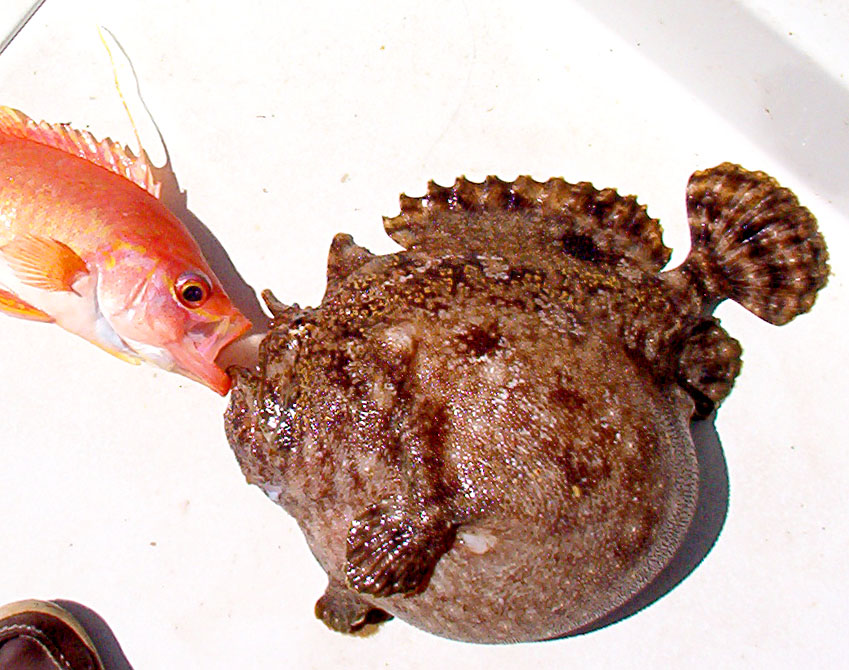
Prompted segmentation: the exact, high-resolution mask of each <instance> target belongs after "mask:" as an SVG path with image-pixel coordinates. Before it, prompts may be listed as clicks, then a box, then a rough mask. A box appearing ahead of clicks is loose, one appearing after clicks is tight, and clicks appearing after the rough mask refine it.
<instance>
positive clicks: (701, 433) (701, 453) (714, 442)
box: [563, 412, 729, 637]
mask: <svg viewBox="0 0 849 670" xmlns="http://www.w3.org/2000/svg"><path fill="white" fill-rule="evenodd" d="M715 419H716V413H715V412H714V413H713V414H712V415H711V416H709V417H708V418H707V419H704V420H702V421H693V422H691V423H690V432H691V434H692V436H693V444H694V446H695V448H696V458H697V461H698V467H699V493H698V500H697V502H696V512H695V515H694V516H693V521H692V522H691V523H690V528H689V529H688V531H687V534H686V535H685V536H684V541H683V542H682V543H681V546H680V547H679V548H678V551H676V552H675V554H674V556H673V557H672V559H671V560H670V561H669V563H668V564H667V565H666V567H665V568H664V569H663V570H662V571H661V572H660V574H658V575H657V577H655V578H654V580H652V581H651V582H650V583H649V584H648V585H647V586H646V587H645V588H644V589H642V590H641V591H640V592H639V593H637V594H636V595H635V596H634V597H633V598H631V599H630V600H629V601H627V602H626V603H624V604H623V605H620V606H619V607H618V608H617V609H615V610H613V611H612V612H610V613H609V614H607V615H605V616H603V617H601V618H600V619H596V620H595V621H593V622H592V623H589V624H587V625H586V626H582V627H581V628H579V629H577V630H575V631H573V632H571V633H569V634H568V635H564V636H563V637H574V636H576V635H584V634H586V633H592V632H593V631H596V630H599V629H601V628H606V627H607V626H610V625H612V624H614V623H617V622H619V621H622V620H623V619H627V618H628V617H630V616H633V615H634V614H636V613H637V612H640V611H641V610H643V609H645V608H646V607H648V606H649V605H651V604H652V603H654V602H656V601H657V600H660V599H661V598H662V597H663V596H665V595H666V594H667V593H669V592H670V591H671V590H672V589H674V588H675V587H676V586H678V584H680V583H681V582H682V581H684V579H686V578H687V577H688V576H689V575H690V573H691V572H693V570H695V569H696V568H697V567H698V566H699V564H700V563H701V562H702V561H703V560H704V559H705V557H706V556H707V555H708V554H709V553H710V551H711V549H713V546H714V545H715V544H716V540H717V538H718V537H719V534H720V532H721V531H722V527H723V525H724V524H725V519H726V517H727V515H728V493H729V487H728V466H727V464H726V462H725V455H724V453H723V451H722V444H721V443H720V441H719V435H718V434H717V432H716V426H715Z"/></svg>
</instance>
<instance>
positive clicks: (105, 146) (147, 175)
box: [0, 106, 161, 198]
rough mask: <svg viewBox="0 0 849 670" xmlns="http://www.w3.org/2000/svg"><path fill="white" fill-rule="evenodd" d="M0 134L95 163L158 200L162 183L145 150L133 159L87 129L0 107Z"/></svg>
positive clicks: (119, 148)
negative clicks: (35, 143)
mask: <svg viewBox="0 0 849 670" xmlns="http://www.w3.org/2000/svg"><path fill="white" fill-rule="evenodd" d="M0 133H5V134H7V135H12V136H13V137H18V138H20V139H24V140H31V141H33V142H38V143H39V144H43V145H45V146H48V147H52V148H54V149H59V150H60V151H64V152H65V153H67V154H71V155H72V156H77V157H78V158H82V159H83V160H87V161H89V162H90V163H94V164H95V165H98V166H100V167H102V168H104V169H106V170H109V171H110V172H114V173H115V174H117V175H120V176H122V177H124V178H125V179H129V180H130V181H131V182H133V183H134V184H136V185H137V186H139V187H140V188H143V189H144V190H145V191H147V192H148V193H150V194H151V195H152V196H154V197H156V198H158V197H159V192H160V189H161V184H160V183H159V182H158V181H157V180H156V178H155V177H154V172H153V171H154V168H153V166H152V165H151V163H150V161H149V160H148V158H147V154H146V152H145V151H144V149H141V155H139V156H136V155H134V154H133V152H132V151H130V149H128V148H126V147H121V146H120V145H119V144H117V143H116V142H113V141H112V140H110V139H109V138H104V139H102V140H100V141H98V140H97V139H95V137H94V135H92V134H91V133H90V132H88V131H86V130H77V129H75V128H72V127H71V126H69V125H68V124H65V123H54V124H51V123H47V122H46V121H41V122H38V123H37V122H35V121H34V120H33V119H31V118H30V117H28V116H27V115H26V114H24V113H23V112H21V111H18V110H17V109H13V108H11V107H5V106H0Z"/></svg>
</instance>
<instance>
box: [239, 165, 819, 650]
mask: <svg viewBox="0 0 849 670" xmlns="http://www.w3.org/2000/svg"><path fill="white" fill-rule="evenodd" d="M687 205H688V211H689V214H690V225H691V232H692V239H693V249H692V251H691V254H690V256H689V257H688V259H687V261H686V262H685V263H684V264H683V265H682V266H681V267H680V268H678V269H675V270H671V271H667V272H662V273H661V272H660V270H661V268H662V267H663V265H664V264H665V263H666V261H667V260H668V258H669V250H668V249H666V248H665V247H664V246H663V244H662V242H661V230H660V226H659V225H658V223H657V222H656V221H655V220H654V219H651V218H650V217H648V216H647V214H646V213H645V208H644V207H642V206H640V205H638V204H637V202H636V199H635V198H633V197H631V196H629V197H622V196H619V195H618V194H617V193H616V192H615V191H613V190H612V189H604V190H601V191H599V190H596V189H594V188H593V187H592V186H591V185H590V184H587V183H580V184H569V183H567V182H565V181H563V180H562V179H552V180H549V181H547V182H545V183H540V182H535V181H533V180H532V179H530V178H528V177H520V178H519V179H517V180H516V181H515V182H513V183H505V182H502V181H500V180H498V179H495V178H494V177H491V178H488V179H487V180H486V181H485V182H484V183H482V184H476V183H473V182H469V181H467V180H464V179H460V180H458V181H457V182H456V183H455V184H454V185H453V186H452V187H441V186H437V185H435V184H430V185H429V187H428V194H427V195H426V196H425V197H424V198H409V197H406V196H402V198H401V214H400V215H399V216H397V217H394V218H391V219H385V226H386V230H387V232H388V233H389V234H390V235H391V236H392V237H393V239H395V240H396V241H398V242H399V243H400V244H402V245H403V246H404V247H405V250H404V251H402V252H399V253H395V254H390V255H387V256H374V255H373V254H371V253H369V252H368V251H367V250H366V249H363V248H361V247H358V246H357V245H355V244H354V242H353V240H352V239H351V238H350V236H347V235H338V236H337V237H336V238H335V239H334V241H333V244H332V246H331V250H330V256H329V261H328V286H327V292H326V294H325V297H324V299H323V301H322V303H321V305H320V306H319V307H317V308H315V309H299V308H297V307H287V306H285V305H281V304H279V303H277V302H276V301H275V300H274V299H273V297H272V296H270V294H267V295H266V298H267V300H268V302H269V307H270V308H271V310H272V312H273V313H274V316H275V325H274V328H273V330H272V332H271V333H270V334H269V336H268V337H267V338H266V339H265V340H264V342H263V344H262V346H261V357H260V364H259V366H258V368H257V369H256V370H254V371H248V370H240V371H237V372H236V375H235V385H234V390H233V393H232V396H231V402H230V407H229V409H228V412H227V416H226V426H227V432H228V437H229V440H230V444H231V445H232V447H233V450H234V452H235V454H236V457H237V458H238V460H239V463H240V465H241V467H242V470H243V471H244V473H245V475H246V477H247V479H248V481H249V482H251V483H253V484H257V485H258V486H260V487H262V488H263V489H264V490H265V491H266V493H267V494H268V495H269V497H271V498H272V499H274V500H275V501H277V502H279V503H280V504H281V505H283V506H284V507H285V508H286V510H287V511H288V512H289V513H290V514H292V515H293V516H294V517H295V518H296V519H297V520H298V522H299V524H300V525H301V528H302V530H303V531H304V534H305V536H306V539H307V542H308V543H309V545H310V548H311V549H312V551H313V553H314V555H315V557H316V558H317V559H318V561H319V562H320V564H321V565H322V567H323V568H324V569H325V571H326V572H327V574H328V581H329V584H328V589H327V592H326V594H325V595H324V596H323V597H322V598H321V599H320V600H319V602H318V604H317V606H316V613H317V615H318V616H319V617H320V618H322V619H323V620H324V621H325V622H326V623H327V624H328V626H330V627H331V628H333V629H335V630H341V631H352V630H356V629H357V628H359V627H361V626H362V625H363V624H364V623H365V622H366V621H377V620H381V619H383V618H386V616H388V614H392V615H394V616H397V617H399V618H402V619H405V620H406V621H408V622H410V623H412V624H414V625H416V626H420V627H421V628H424V629H425V630H428V631H431V632H433V633H436V634H439V635H444V636H447V637H452V638H457V639H462V640H471V641H477V642H510V641H519V640H536V639H543V638H547V637H551V636H556V635H561V634H565V633H568V632H570V631H573V630H576V629H577V628H580V627H581V626H583V625H586V624H588V623H590V622H592V621H594V620H595V619H597V618H599V617H601V616H603V615H605V614H607V613H609V612H610V611H612V610H613V609H615V608H616V607H618V606H619V605H621V604H622V603H624V602H625V601H627V600H628V599H629V598H631V597H632V596H634V595H635V594H636V593H637V592H639V591H640V589H642V588H643V587H644V586H645V585H646V584H647V583H648V582H650V581H651V579H652V578H653V577H655V576H656V575H657V574H658V572H659V571H660V570H661V569H662V568H663V567H664V566H665V565H666V563H667V562H668V561H669V559H670V557H671V556H672V555H673V554H674V552H675V550H676V549H677V547H678V546H679V545H680V543H681V541H682V538H683V537H684V534H685V533H686V531H687V528H688V525H689V523H690V520H691V518H692V515H693V511H694V509H695V503H696V494H697V490H698V481H697V480H698V476H697V463H696V457H695V452H694V448H693V444H692V440H691V438H690V434H689V421H690V419H691V418H693V417H701V416H705V415H707V414H709V413H710V412H711V411H712V410H713V409H714V408H715V407H716V406H717V405H718V404H719V403H721V402H722V400H723V399H724V398H725V396H726V395H727V394H728V393H729V392H730V390H731V387H732V385H733V383H734V378H735V377H736V376H737V374H738V372H739V370H740V347H739V345H738V344H737V342H736V340H734V339H733V338H731V337H730V336H729V335H728V334H727V333H725V331H724V330H723V329H722V328H721V326H720V325H719V322H718V321H717V320H716V319H714V318H713V317H711V316H710V312H711V310H712V309H713V307H714V306H715V305H716V303H717V302H718V301H720V300H722V299H724V298H728V297H731V298H733V299H735V300H738V301H739V302H741V303H742V304H744V305H746V306H747V307H748V308H749V309H751V310H752V311H753V312H755V313H756V314H758V315H760V316H762V317H763V318H766V319H768V320H771V321H773V322H775V323H784V322H786V321H787V320H789V319H790V318H792V316H794V315H795V314H798V313H801V312H803V311H806V310H807V309H809V308H810V307H811V305H812V303H813V299H814V295H815V294H816V291H817V290H818V289H819V288H820V287H822V285H823V284H824V283H825V279H826V276H827V273H828V269H827V265H826V251H825V245H824V243H823V241H822V238H821V237H820V236H819V234H818V233H817V232H816V226H815V222H814V219H813V217H812V216H811V215H810V213H808V211H807V210H805V209H804V208H802V207H800V206H799V205H798V203H797V202H796V199H795V197H794V196H793V195H792V194H791V193H790V192H789V191H787V190H786V189H783V188H781V187H780V186H778V184H777V183H775V181H774V180H772V179H771V178H770V177H768V176H766V175H764V174H763V173H757V172H747V171H745V170H743V169H742V168H739V167H737V166H732V165H728V164H724V165H721V166H718V167H717V168H713V169H711V170H706V171H704V172H699V173H696V174H695V175H694V176H693V178H692V180H691V183H690V187H689V189H688V200H687Z"/></svg>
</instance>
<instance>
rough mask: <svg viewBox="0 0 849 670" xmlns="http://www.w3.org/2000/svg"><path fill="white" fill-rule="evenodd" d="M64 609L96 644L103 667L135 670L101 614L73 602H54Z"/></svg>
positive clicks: (116, 669) (111, 669)
mask: <svg viewBox="0 0 849 670" xmlns="http://www.w3.org/2000/svg"><path fill="white" fill-rule="evenodd" d="M53 602H55V603H56V604H57V605H59V606H60V607H61V608H62V609H64V610H66V611H68V612H70V613H71V614H72V615H73V616H74V618H75V619H76V620H77V621H79V622H80V623H81V624H82V626H83V628H85V631H86V633H88V636H89V637H90V638H91V641H92V642H93V643H94V646H95V648H96V649H97V653H98V654H99V655H100V659H101V660H102V661H103V667H104V668H106V670H133V666H131V665H130V662H129V661H128V660H127V657H126V656H124V652H123V650H122V649H121V645H120V644H119V643H118V638H116V637H115V633H113V632H112V629H111V628H110V627H109V624H107V623H106V621H105V620H104V619H103V617H101V616H100V615H99V614H97V613H96V612H94V611H93V610H91V609H89V608H88V607H86V606H85V605H81V604H80V603H78V602H74V601H73V600H54V601H53Z"/></svg>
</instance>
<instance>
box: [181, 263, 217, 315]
mask: <svg viewBox="0 0 849 670" xmlns="http://www.w3.org/2000/svg"><path fill="white" fill-rule="evenodd" d="M176 290H177V298H178V299H179V300H180V302H181V303H183V304H184V305H185V306H186V307H191V308H194V307H200V306H201V305H202V304H203V303H205V302H206V299H207V298H208V297H209V292H210V287H209V281H208V280H207V279H206V277H204V276H203V275H199V274H197V273H194V272H187V273H186V274H184V275H182V276H181V277H180V278H179V279H178V280H177V285H176Z"/></svg>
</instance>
